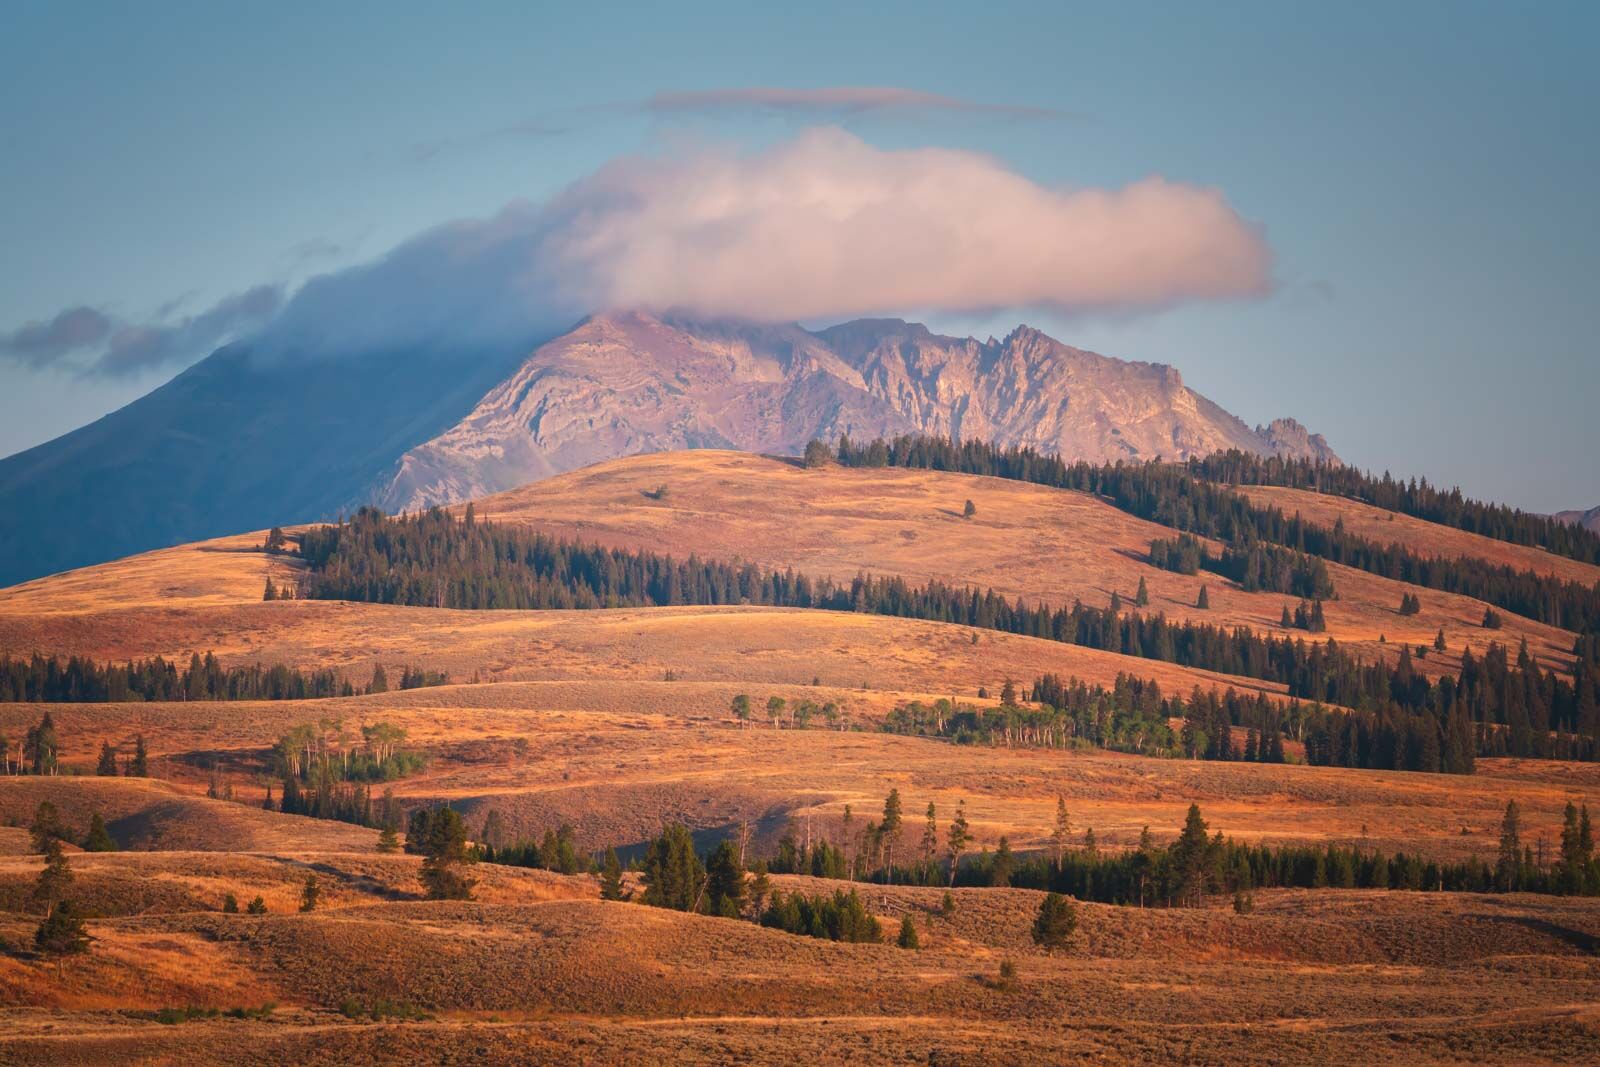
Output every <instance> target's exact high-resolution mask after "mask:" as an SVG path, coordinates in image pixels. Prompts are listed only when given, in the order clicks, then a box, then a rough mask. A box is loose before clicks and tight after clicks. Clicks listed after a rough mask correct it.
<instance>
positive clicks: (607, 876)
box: [600, 848, 623, 900]
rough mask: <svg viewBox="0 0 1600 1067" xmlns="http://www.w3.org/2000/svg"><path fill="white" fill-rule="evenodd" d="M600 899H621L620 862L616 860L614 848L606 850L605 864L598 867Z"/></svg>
mask: <svg viewBox="0 0 1600 1067" xmlns="http://www.w3.org/2000/svg"><path fill="white" fill-rule="evenodd" d="M600 899H601V900H621V899H623V894H622V861H621V860H619V859H617V850H616V849H615V848H608V849H606V858H605V862H604V863H602V864H601V865H600Z"/></svg>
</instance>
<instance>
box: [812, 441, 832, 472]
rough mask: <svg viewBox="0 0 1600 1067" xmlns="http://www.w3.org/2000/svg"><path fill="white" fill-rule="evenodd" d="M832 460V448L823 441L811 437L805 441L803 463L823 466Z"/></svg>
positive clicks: (813, 466)
mask: <svg viewBox="0 0 1600 1067" xmlns="http://www.w3.org/2000/svg"><path fill="white" fill-rule="evenodd" d="M832 462H833V449H831V448H829V447H828V446H827V445H826V444H825V443H824V442H822V441H819V440H817V439H816V438H812V439H811V440H809V441H807V442H806V451H805V465H806V466H807V467H812V468H815V467H825V466H827V465H828V464H829V463H832Z"/></svg>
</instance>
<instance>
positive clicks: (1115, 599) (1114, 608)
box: [1111, 589, 1122, 615]
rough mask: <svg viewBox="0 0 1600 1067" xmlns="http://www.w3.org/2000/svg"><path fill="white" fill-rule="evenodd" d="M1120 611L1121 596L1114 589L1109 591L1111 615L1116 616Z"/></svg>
mask: <svg viewBox="0 0 1600 1067" xmlns="http://www.w3.org/2000/svg"><path fill="white" fill-rule="evenodd" d="M1121 611H1122V594H1121V593H1119V592H1117V591H1116V590H1115V589H1113V590H1112V591H1111V614H1113V615H1117V614H1120V613H1121Z"/></svg>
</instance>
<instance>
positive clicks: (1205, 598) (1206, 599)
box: [1194, 585, 1211, 611]
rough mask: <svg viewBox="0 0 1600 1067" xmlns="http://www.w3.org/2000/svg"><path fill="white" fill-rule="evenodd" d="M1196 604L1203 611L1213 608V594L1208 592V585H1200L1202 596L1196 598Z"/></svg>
mask: <svg viewBox="0 0 1600 1067" xmlns="http://www.w3.org/2000/svg"><path fill="white" fill-rule="evenodd" d="M1194 606H1195V607H1197V608H1199V609H1200V610H1201V611H1210V610H1211V595H1210V594H1209V593H1207V592H1206V587H1205V586H1203V585H1202V586H1201V587H1200V596H1199V598H1198V599H1197V600H1195V602H1194Z"/></svg>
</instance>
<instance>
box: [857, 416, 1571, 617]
mask: <svg viewBox="0 0 1600 1067" xmlns="http://www.w3.org/2000/svg"><path fill="white" fill-rule="evenodd" d="M834 451H835V455H836V457H837V459H838V461H839V462H840V463H842V464H844V465H846V466H853V467H871V466H895V467H917V468H924V469H929V470H945V471H956V472H960V473H965V474H982V475H988V476H990V477H997V478H1010V479H1014V480H1018V481H1026V482H1033V483H1036V484H1039V485H1048V486H1053V487H1055V488H1058V489H1075V490H1078V491H1081V492H1087V493H1093V494H1095V495H1097V496H1100V497H1102V498H1104V499H1105V500H1106V501H1108V502H1109V503H1111V504H1113V505H1114V506H1116V507H1117V508H1119V509H1120V510H1122V511H1126V512H1128V513H1129V514H1131V515H1136V516H1138V517H1139V518H1142V519H1147V520H1149V521H1151V522H1156V523H1160V524H1161V525H1163V526H1169V527H1172V528H1173V529H1176V530H1180V531H1185V532H1188V533H1193V534H1197V535H1199V536H1202V537H1210V538H1214V539H1216V540H1219V541H1223V542H1228V543H1239V544H1244V543H1247V542H1250V541H1261V542H1269V543H1272V544H1276V545H1281V546H1284V547H1286V548H1290V549H1293V550H1295V551H1297V552H1302V553H1309V554H1311V555H1314V556H1319V557H1321V558H1323V559H1325V560H1327V561H1329V562H1331V563H1342V564H1344V565H1346V566H1349V567H1355V568H1357V569H1359V570H1364V571H1369V572H1371V573H1373V574H1379V575H1382V576H1383V577H1386V578H1392V579H1395V580H1397V581H1403V582H1409V583H1410V584H1412V585H1420V586H1424V587H1426V588H1429V589H1439V590H1443V591H1445V592H1450V593H1460V594H1462V595H1464V596H1470V597H1474V598H1476V599H1478V600H1484V601H1487V602H1489V603H1491V604H1495V605H1497V606H1499V607H1502V608H1505V609H1506V610H1508V611H1513V612H1516V613H1517V614H1519V615H1523V616H1526V617H1528V618H1530V619H1538V620H1539V621H1541V622H1545V623H1548V624H1550V625H1552V626H1559V627H1561V628H1562V629H1566V630H1574V631H1581V632H1593V631H1597V630H1600V583H1596V584H1595V585H1594V586H1586V585H1584V584H1583V583H1582V582H1575V581H1564V580H1562V579H1558V578H1553V577H1547V576H1544V575H1540V574H1538V573H1536V572H1534V571H1532V570H1521V571H1519V570H1517V569H1516V568H1515V567H1512V566H1509V565H1505V564H1499V565H1497V564H1493V563H1489V562H1487V561H1485V560H1480V559H1473V558H1468V557H1459V558H1429V557H1427V556H1422V555H1419V554H1417V553H1415V552H1412V551H1410V550H1409V549H1406V548H1403V547H1402V546H1400V545H1397V544H1381V543H1379V542H1376V541H1372V540H1368V539H1366V538H1362V537H1358V536H1356V535H1354V534H1351V533H1349V532H1348V531H1347V530H1346V529H1345V528H1344V521H1343V520H1342V519H1340V520H1338V521H1337V522H1335V524H1334V526H1333V527H1332V528H1331V529H1330V528H1328V527H1325V526H1319V525H1316V524H1314V523H1310V522H1307V521H1305V520H1304V519H1302V518H1301V517H1300V516H1299V514H1295V515H1293V516H1288V515H1285V514H1284V512H1283V510H1282V509H1281V508H1277V507H1260V506H1257V505H1255V504H1252V503H1251V502H1250V500H1249V498H1247V497H1246V496H1245V495H1244V494H1242V493H1240V492H1238V491H1237V490H1235V489H1234V488H1233V487H1232V486H1230V485H1226V484H1220V483H1219V482H1218V481H1217V480H1214V479H1213V478H1211V477H1207V473H1209V474H1211V475H1219V476H1220V475H1222V474H1224V473H1227V471H1228V470H1230V469H1231V468H1229V467H1227V466H1226V465H1224V464H1222V463H1221V461H1218V463H1215V464H1213V465H1212V466H1211V467H1206V466H1204V461H1193V462H1191V463H1188V464H1175V463H1163V462H1160V461H1151V462H1148V463H1114V464H1101V465H1096V464H1091V463H1086V462H1081V461H1080V462H1077V463H1072V464H1068V463H1066V462H1065V461H1064V460H1062V459H1060V458H1059V457H1056V456H1046V455H1044V454H1042V453H1040V452H1038V451H1036V450H1034V449H1031V448H1021V447H1012V448H999V447H997V446H995V445H990V444H986V443H983V442H979V441H966V442H962V443H959V444H958V443H956V442H954V441H952V440H950V439H948V438H942V437H931V436H925V435H916V436H904V437H897V438H895V439H894V440H892V441H882V440H878V441H873V442H871V443H870V444H865V445H862V444H856V443H854V442H852V441H851V440H850V439H849V438H848V437H841V438H840V440H839V444H838V446H837V448H836V449H835V450H834ZM1549 529H1550V530H1555V529H1560V530H1569V531H1570V530H1572V529H1575V528H1574V527H1567V526H1564V525H1560V524H1557V525H1556V526H1554V527H1550V528H1549ZM1530 536H1531V535H1530ZM1579 536H1580V535H1577V534H1556V533H1551V535H1550V539H1551V542H1552V544H1561V545H1576V544H1578V543H1579V542H1578V541H1577V540H1572V538H1578V537H1579ZM1586 536H1587V537H1588V538H1590V539H1593V538H1594V535H1593V534H1587V532H1586ZM1575 551H1576V549H1575ZM1584 551H1587V550H1586V549H1585V550H1584ZM1590 562H1593V560H1590Z"/></svg>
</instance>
